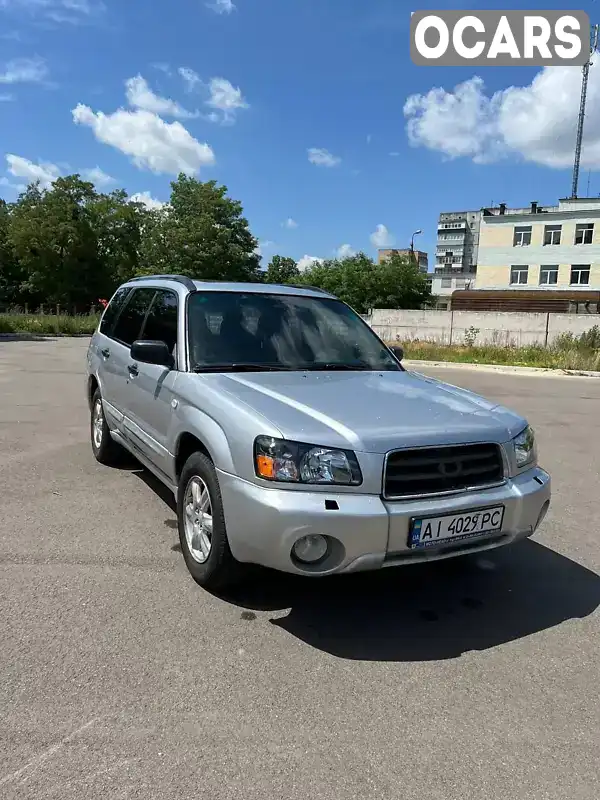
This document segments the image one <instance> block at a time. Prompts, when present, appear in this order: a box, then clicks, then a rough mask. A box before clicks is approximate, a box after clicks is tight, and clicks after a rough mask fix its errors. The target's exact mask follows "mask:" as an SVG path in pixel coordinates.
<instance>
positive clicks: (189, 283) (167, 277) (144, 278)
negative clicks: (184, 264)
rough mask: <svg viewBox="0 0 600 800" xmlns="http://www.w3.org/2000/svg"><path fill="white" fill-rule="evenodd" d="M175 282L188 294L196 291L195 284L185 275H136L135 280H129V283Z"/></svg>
mask: <svg viewBox="0 0 600 800" xmlns="http://www.w3.org/2000/svg"><path fill="white" fill-rule="evenodd" d="M158 280H160V281H176V282H177V283H182V284H183V285H184V286H185V288H186V289H188V290H189V291H190V292H195V291H196V284H195V283H194V281H193V280H192V279H191V278H188V277H186V276H185V275H138V276H137V278H131V279H130V280H129V283H132V282H134V281H158Z"/></svg>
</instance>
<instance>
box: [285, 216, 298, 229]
mask: <svg viewBox="0 0 600 800" xmlns="http://www.w3.org/2000/svg"><path fill="white" fill-rule="evenodd" d="M281 225H282V227H283V228H287V229H288V230H294V228H297V227H298V223H297V222H296V220H295V219H292V218H291V217H288V218H287V219H286V221H285V222H282V223H281Z"/></svg>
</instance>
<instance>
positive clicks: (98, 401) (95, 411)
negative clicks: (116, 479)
mask: <svg viewBox="0 0 600 800" xmlns="http://www.w3.org/2000/svg"><path fill="white" fill-rule="evenodd" d="M90 440H91V443H92V452H93V454H94V457H95V459H96V461H98V462H99V463H100V464H104V466H106V467H114V466H117V465H118V464H121V463H122V462H123V460H124V456H125V450H124V449H123V448H122V447H121V445H120V444H118V443H117V442H115V440H114V439H113V438H112V436H111V433H110V430H109V427H108V425H107V424H106V417H105V416H104V406H103V405H102V395H101V394H100V389H96V391H95V392H94V396H93V397H92V411H91V414H90Z"/></svg>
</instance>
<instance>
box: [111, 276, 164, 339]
mask: <svg viewBox="0 0 600 800" xmlns="http://www.w3.org/2000/svg"><path fill="white" fill-rule="evenodd" d="M155 294H156V289H134V291H133V292H132V294H131V295H130V297H129V300H128V301H127V305H126V306H125V308H124V309H123V311H122V312H121V315H120V316H119V319H118V320H117V324H116V325H115V329H114V331H113V334H112V338H113V339H116V340H117V341H118V342H121V344H124V345H127V347H131V345H132V344H133V343H134V342H135V340H136V339H139V338H140V333H141V331H142V325H143V323H144V319H145V317H146V313H147V311H148V309H149V308H150V303H151V302H152V298H153V297H154V295H155Z"/></svg>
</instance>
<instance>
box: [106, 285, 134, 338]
mask: <svg viewBox="0 0 600 800" xmlns="http://www.w3.org/2000/svg"><path fill="white" fill-rule="evenodd" d="M130 291H131V288H127V287H125V288H124V289H117V291H116V292H115V295H114V297H113V299H112V300H111V301H110V303H109V304H108V306H107V308H106V311H105V312H104V314H103V316H102V320H101V322H100V333H103V334H104V335H105V336H110V334H111V331H112V328H113V325H114V324H115V320H116V318H117V317H118V316H119V311H120V310H121V309H122V308H123V305H124V303H125V300H126V299H127V295H128V294H129V292H130Z"/></svg>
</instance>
